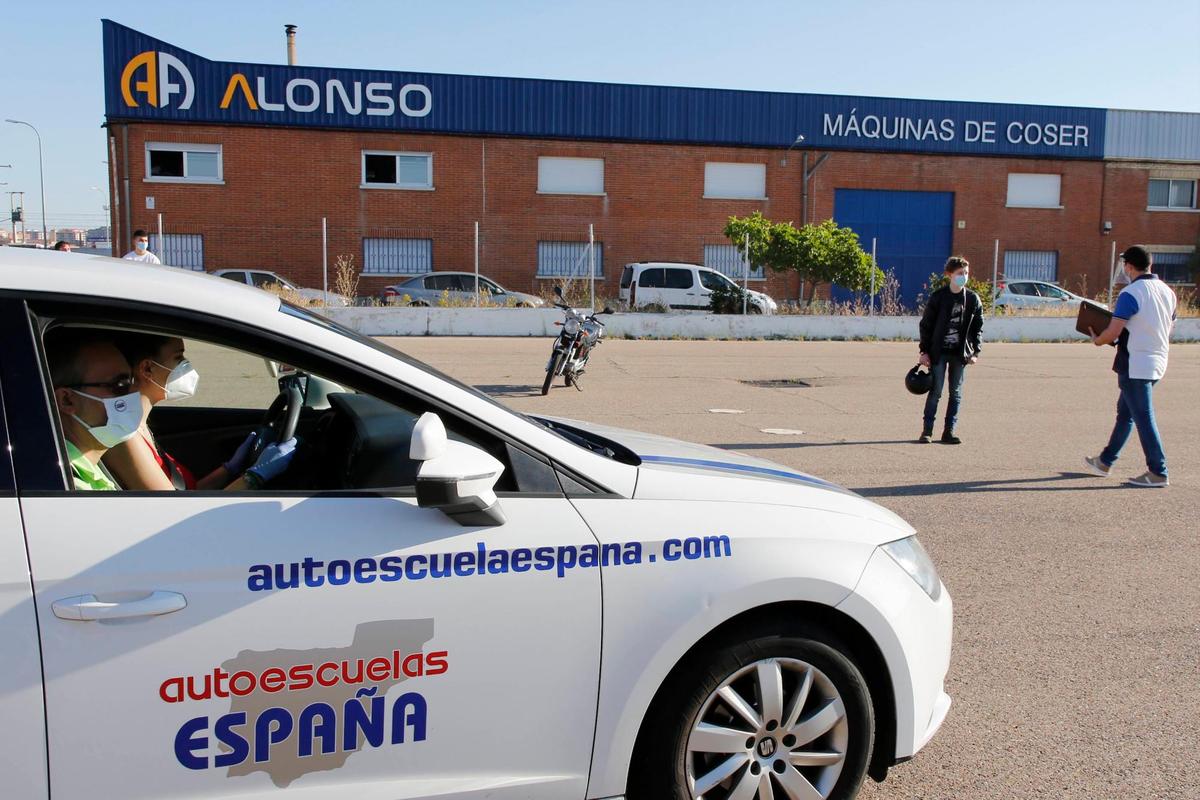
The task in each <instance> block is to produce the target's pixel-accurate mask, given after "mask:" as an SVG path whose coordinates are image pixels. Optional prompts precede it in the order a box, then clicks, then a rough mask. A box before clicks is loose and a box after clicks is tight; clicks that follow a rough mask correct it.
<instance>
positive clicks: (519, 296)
mask: <svg viewBox="0 0 1200 800" xmlns="http://www.w3.org/2000/svg"><path fill="white" fill-rule="evenodd" d="M504 291H506V292H508V296H509V297H511V298H513V299H514V300H516V301H517V302H518V303H528V304H529V305H531V306H544V305H546V301H545V300H543V299H542V298H540V297H538V296H537V295H536V294H525V293H524V292H514V291H512V290H511V289H505V290H504Z"/></svg>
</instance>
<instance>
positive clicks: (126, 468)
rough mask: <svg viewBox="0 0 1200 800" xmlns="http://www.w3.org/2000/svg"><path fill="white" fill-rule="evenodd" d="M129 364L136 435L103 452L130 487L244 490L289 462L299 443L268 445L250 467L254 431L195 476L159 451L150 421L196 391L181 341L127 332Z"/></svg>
mask: <svg viewBox="0 0 1200 800" xmlns="http://www.w3.org/2000/svg"><path fill="white" fill-rule="evenodd" d="M117 346H118V347H119V348H120V350H121V352H122V354H123V355H124V357H125V359H126V360H127V361H128V363H129V364H130V365H131V367H132V369H131V370H130V373H131V375H132V377H133V388H134V390H135V392H136V394H135V395H134V397H135V398H136V401H137V404H138V406H139V408H140V409H142V414H141V417H140V420H139V424H138V426H137V432H136V435H134V436H131V437H129V438H128V439H126V440H125V441H123V442H121V443H120V444H117V445H116V446H114V447H112V448H111V449H110V450H108V452H106V453H105V454H104V464H105V466H107V467H108V468H109V469H110V470H111V471H112V474H113V475H115V476H116V477H117V480H119V481H120V482H121V485H122V486H124V487H125V488H126V489H138V490H144V491H171V490H174V489H229V490H245V489H252V488H257V487H258V486H261V485H262V484H263V483H265V482H266V481H269V480H271V479H272V478H275V477H277V476H278V475H280V474H281V473H283V471H284V470H285V469H287V466H288V464H289V463H290V461H291V457H292V454H293V453H294V451H295V446H296V440H295V439H294V438H293V439H291V440H289V441H287V442H280V443H277V444H272V445H270V446H268V447H266V448H265V449H264V450H263V451H262V453H261V455H259V457H258V459H257V460H256V461H255V462H254V466H253V467H251V469H249V470H246V463H247V461H248V460H249V457H250V454H251V452H252V451H253V449H254V444H255V442H256V441H257V438H258V435H257V434H255V433H251V434H250V435H249V436H247V437H246V439H245V440H244V441H243V442H242V443H241V444H240V445H239V446H238V448H237V449H236V450H235V451H234V453H233V455H232V456H231V457H230V459H229V460H228V461H226V462H224V463H223V464H221V465H220V466H218V467H217V468H216V469H214V470H213V471H212V472H210V473H208V474H207V475H205V476H203V477H201V478H197V477H196V476H195V475H194V474H193V473H192V471H191V470H189V469H188V468H187V467H186V466H184V465H183V464H182V463H180V462H179V461H178V460H176V459H175V458H174V457H173V456H171V454H170V453H168V452H166V451H165V450H163V449H162V448H161V447H159V445H158V442H157V441H156V440H155V438H154V434H153V432H152V431H151V430H150V426H149V425H147V424H146V420H147V419H148V418H149V416H150V410H151V409H152V408H153V407H154V406H155V405H157V404H159V403H161V402H164V401H166V402H169V401H172V400H184V399H186V398H189V397H191V396H192V395H194V394H195V393H196V387H197V386H198V384H199V382H200V374H199V373H198V372H197V371H196V368H195V367H193V366H192V364H191V362H190V361H188V359H187V355H186V354H185V352H184V344H183V339H180V338H178V337H170V336H156V335H153V334H144V333H129V334H123V335H121V336H120V337H119V338H118V339H117Z"/></svg>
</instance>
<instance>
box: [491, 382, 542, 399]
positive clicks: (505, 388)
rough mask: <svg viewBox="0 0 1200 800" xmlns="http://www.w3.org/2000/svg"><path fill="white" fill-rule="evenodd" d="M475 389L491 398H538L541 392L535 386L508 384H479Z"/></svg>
mask: <svg viewBox="0 0 1200 800" xmlns="http://www.w3.org/2000/svg"><path fill="white" fill-rule="evenodd" d="M475 388H476V389H478V390H479V391H481V392H483V393H484V394H486V395H491V396H492V397H539V396H541V394H542V391H541V389H540V388H539V387H537V386H524V385H520V384H508V383H480V384H476V385H475Z"/></svg>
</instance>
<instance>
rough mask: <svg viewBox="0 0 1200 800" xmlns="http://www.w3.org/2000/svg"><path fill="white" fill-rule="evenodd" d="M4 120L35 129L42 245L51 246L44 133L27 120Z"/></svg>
mask: <svg viewBox="0 0 1200 800" xmlns="http://www.w3.org/2000/svg"><path fill="white" fill-rule="evenodd" d="M4 121H5V122H11V123H12V124H14V125H25V126H27V127H28V128H29V129H30V130H31V131H33V135H34V136H36V137H37V143H38V183H40V184H41V190H42V247H48V246H49V243H48V240H49V239H50V233H49V231H48V230H47V228H46V175H45V172H44V170H43V169H42V135H41V134H40V133H38V129H37V128H35V127H33V125H30V124H29V123H28V122H25V121H24V120H19V119H6V120H4Z"/></svg>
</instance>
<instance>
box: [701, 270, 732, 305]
mask: <svg viewBox="0 0 1200 800" xmlns="http://www.w3.org/2000/svg"><path fill="white" fill-rule="evenodd" d="M699 273H700V286H699V287H698V288H697V289H696V292H697V295H696V296H697V302H698V304H699V305H700V306H701V307H702V308H711V307H712V293H713V292H714V291H715V290H717V289H724V288H729V287H730V286H731V285H732V284H731V283H730V281H729V280H728V279H726V278H725V276H724V275H722V274H721V273H719V272H713V271H712V270H708V269H702V270H699Z"/></svg>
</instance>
